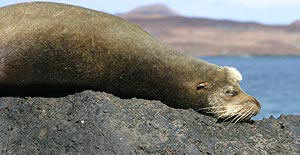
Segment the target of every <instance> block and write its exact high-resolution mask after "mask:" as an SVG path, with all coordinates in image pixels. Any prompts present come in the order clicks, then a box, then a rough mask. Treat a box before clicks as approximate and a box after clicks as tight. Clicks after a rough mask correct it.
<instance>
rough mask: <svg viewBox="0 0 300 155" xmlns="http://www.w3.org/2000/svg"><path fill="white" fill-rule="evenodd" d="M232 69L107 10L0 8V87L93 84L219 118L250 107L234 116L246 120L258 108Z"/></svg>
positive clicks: (34, 89) (40, 89) (44, 89)
mask: <svg viewBox="0 0 300 155" xmlns="http://www.w3.org/2000/svg"><path fill="white" fill-rule="evenodd" d="M237 74H239V73H236V72H235V71H234V69H232V68H228V67H221V66H217V65H214V64H210V63H207V62H204V61H201V60H199V59H196V58H193V57H189V56H185V55H182V54H179V53H177V52H176V51H175V50H172V49H170V48H168V47H166V46H165V45H163V44H162V43H160V42H159V41H158V40H156V39H155V38H153V37H152V36H151V35H150V34H149V33H147V32H145V31H144V30H143V29H141V28H140V27H139V26H137V25H135V24H132V23H130V22H128V21H126V20H124V19H121V18H119V17H116V16H112V15H109V14H106V13H102V12H98V11H94V10H90V9H85V8H81V7H77V6H71V5H65V4H59V3H48V2H32V3H21V4H16V5H11V6H7V7H3V8H1V9H0V90H1V91H2V92H9V91H11V92H24V93H26V92H28V91H30V93H34V94H38V93H50V92H57V91H69V90H73V89H93V90H99V91H105V92H108V93H112V94H114V95H117V96H120V97H123V98H131V97H138V98H145V99H156V100H160V101H162V102H164V103H166V104H167V105H169V106H172V107H178V108H193V109H195V110H197V111H199V110H202V111H203V110H204V111H208V112H212V113H213V114H214V115H216V116H217V117H220V118H229V117H233V113H232V112H228V111H227V112H228V113H224V112H223V113H221V111H226V106H227V105H228V106H230V105H231V104H232V105H234V106H237V105H239V106H240V107H243V108H240V109H239V110H237V111H240V113H241V111H243V112H244V113H246V112H247V114H244V113H243V114H244V115H243V117H242V116H241V117H238V118H237V119H239V120H242V119H249V118H250V117H251V116H253V115H256V114H257V113H258V112H259V110H260V105H259V103H258V102H257V101H256V100H255V99H254V98H253V97H251V96H249V95H247V94H246V93H244V92H243V91H242V90H241V88H240V87H239V80H241V79H239V75H237ZM235 76H237V77H235ZM228 91H229V92H228ZM232 92H234V93H238V94H237V95H235V94H234V95H233V94H232ZM245 104H246V105H245ZM216 107H219V108H216ZM245 107H247V108H245ZM245 109H246V110H245ZM218 113H219V114H218ZM236 113H238V112H235V114H236ZM221 115H222V116H221Z"/></svg>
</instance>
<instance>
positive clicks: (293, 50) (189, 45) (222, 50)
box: [119, 5, 300, 56]
mask: <svg viewBox="0 0 300 155" xmlns="http://www.w3.org/2000/svg"><path fill="white" fill-rule="evenodd" d="M119 16H121V17H123V18H125V19H127V20H129V21H132V22H134V23H136V24H138V25H140V26H142V27H144V29H145V30H147V31H149V32H150V33H152V34H153V35H154V36H156V37H157V38H158V39H160V40H161V41H163V42H165V43H166V44H168V45H169V46H171V47H175V48H177V49H178V50H179V51H182V52H185V53H189V54H192V55H196V56H199V55H300V44H299V41H300V26H295V23H293V24H291V25H263V24H260V23H255V22H238V21H230V20H214V19H208V18H190V17H183V16H180V15H179V14H176V13H175V11H172V10H170V9H169V8H168V7H166V6H163V5H151V6H144V7H141V8H137V9H134V10H133V11H130V12H129V13H124V14H119ZM296 24H297V23H296Z"/></svg>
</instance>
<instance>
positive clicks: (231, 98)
mask: <svg viewBox="0 0 300 155" xmlns="http://www.w3.org/2000/svg"><path fill="white" fill-rule="evenodd" d="M218 70H219V71H218V74H216V77H221V78H212V79H213V80H207V81H204V82H200V83H198V84H197V86H196V90H197V91H198V92H197V93H198V95H200V96H203V94H207V95H206V97H204V98H205V101H203V99H201V100H200V101H199V102H206V104H205V106H206V107H202V108H200V110H201V111H204V112H206V113H210V114H212V115H213V116H215V117H217V118H218V119H220V120H224V121H225V120H231V121H232V122H234V123H236V122H239V121H243V120H249V119H250V118H251V117H253V116H255V115H257V114H258V113H259V111H260V109H261V106H260V104H259V102H258V101H257V100H256V99H255V98H254V97H252V96H250V95H248V94H247V93H245V92H244V91H243V90H242V89H241V87H240V85H239V83H240V81H241V80H242V75H241V74H240V72H239V71H238V70H237V69H235V68H233V67H227V66H226V67H220V68H219V69H218ZM221 75H222V76H221ZM200 105H201V103H200ZM202 105H203V104H202Z"/></svg>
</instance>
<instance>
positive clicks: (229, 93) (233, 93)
mask: <svg viewBox="0 0 300 155" xmlns="http://www.w3.org/2000/svg"><path fill="white" fill-rule="evenodd" d="M225 93H226V95H228V96H236V95H238V94H239V93H238V92H237V91H234V90H227V91H226V92H225Z"/></svg>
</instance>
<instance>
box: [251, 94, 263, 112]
mask: <svg viewBox="0 0 300 155" xmlns="http://www.w3.org/2000/svg"><path fill="white" fill-rule="evenodd" d="M251 99H252V100H253V103H254V104H255V105H256V106H257V107H259V109H260V108H261V105H260V103H259V102H258V101H257V99H256V98H254V97H252V96H251Z"/></svg>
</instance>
